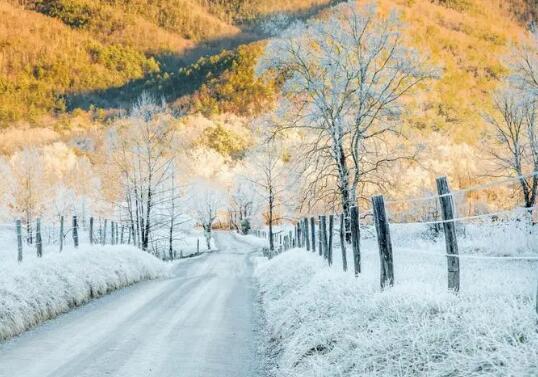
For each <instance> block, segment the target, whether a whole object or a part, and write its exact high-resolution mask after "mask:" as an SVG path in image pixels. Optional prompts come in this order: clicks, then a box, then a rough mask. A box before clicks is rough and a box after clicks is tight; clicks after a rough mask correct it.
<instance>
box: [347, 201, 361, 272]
mask: <svg viewBox="0 0 538 377" xmlns="http://www.w3.org/2000/svg"><path fill="white" fill-rule="evenodd" d="M349 215H350V219H349V221H350V223H351V224H350V225H351V245H352V247H353V265H354V267H355V276H359V274H360V272H361V250H360V239H361V234H360V228H359V209H358V208H357V207H356V206H353V207H351V208H350V209H349Z"/></svg>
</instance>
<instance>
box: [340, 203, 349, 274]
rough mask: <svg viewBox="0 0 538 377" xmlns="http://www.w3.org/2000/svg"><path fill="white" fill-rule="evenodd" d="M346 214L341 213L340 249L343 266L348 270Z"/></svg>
mask: <svg viewBox="0 0 538 377" xmlns="http://www.w3.org/2000/svg"><path fill="white" fill-rule="evenodd" d="M345 221H346V220H345V215H344V214H343V213H342V214H341V215H340V249H341V250H342V268H343V269H344V272H346V271H347V253H346V223H345Z"/></svg>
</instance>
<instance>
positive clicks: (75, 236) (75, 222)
mask: <svg viewBox="0 0 538 377" xmlns="http://www.w3.org/2000/svg"><path fill="white" fill-rule="evenodd" d="M73 243H74V244H75V247H78V220H77V216H76V215H75V216H73Z"/></svg>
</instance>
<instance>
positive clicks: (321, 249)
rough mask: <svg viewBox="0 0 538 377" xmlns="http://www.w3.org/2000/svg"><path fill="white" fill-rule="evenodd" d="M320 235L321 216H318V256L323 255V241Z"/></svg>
mask: <svg viewBox="0 0 538 377" xmlns="http://www.w3.org/2000/svg"><path fill="white" fill-rule="evenodd" d="M322 241H323V240H322V236H321V216H318V248H319V250H318V254H319V256H320V257H322V256H323V242H322Z"/></svg>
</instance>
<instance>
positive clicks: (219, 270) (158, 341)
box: [0, 232, 262, 377]
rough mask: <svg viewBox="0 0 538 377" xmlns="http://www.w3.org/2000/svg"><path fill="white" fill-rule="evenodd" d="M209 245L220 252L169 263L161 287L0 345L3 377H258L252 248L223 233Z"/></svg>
mask: <svg viewBox="0 0 538 377" xmlns="http://www.w3.org/2000/svg"><path fill="white" fill-rule="evenodd" d="M215 238H216V241H217V244H218V245H219V248H220V250H219V251H216V252H212V253H205V254H203V255H201V256H199V257H197V258H189V259H183V260H181V261H175V262H172V263H170V264H169V265H170V268H171V269H170V271H169V277H168V278H166V279H156V280H151V281H146V282H142V283H140V284H136V285H134V286H131V287H128V288H126V289H122V290H119V291H116V292H113V293H111V294H110V295H107V296H105V297H102V298H100V299H98V300H93V301H91V302H90V303H89V304H87V305H84V306H82V307H80V308H77V309H76V310H73V311H71V312H69V313H67V314H65V315H62V316H59V317H57V318H56V319H54V320H51V321H48V322H46V323H45V324H43V325H42V326H39V327H36V328H35V329H33V330H31V331H28V332H26V333H24V334H22V335H21V336H19V337H16V338H13V339H11V340H10V341H8V342H5V343H0V377H11V376H24V377H34V376H35V377H42V376H54V377H73V376H77V377H94V376H108V375H110V376H115V377H139V376H140V377H152V376H155V377H176V376H198V377H206V376H207V377H211V376H234V377H252V376H261V375H262V374H261V371H260V370H259V361H260V359H261V358H259V357H258V353H257V352H258V345H259V342H260V341H261V339H260V332H259V325H258V318H259V314H258V313H257V310H258V309H257V308H258V305H257V302H256V285H255V280H254V278H253V268H252V262H253V259H255V257H256V252H255V248H253V247H252V245H249V244H245V242H244V241H241V240H238V239H236V238H235V237H232V236H230V235H229V234H226V233H221V232H215ZM108 251H113V249H112V248H110V250H107V252H108ZM103 252H105V251H103Z"/></svg>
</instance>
